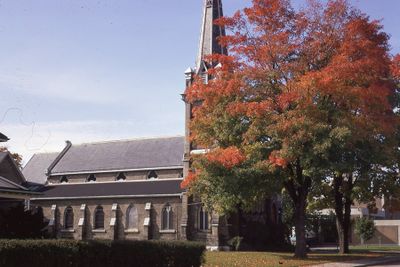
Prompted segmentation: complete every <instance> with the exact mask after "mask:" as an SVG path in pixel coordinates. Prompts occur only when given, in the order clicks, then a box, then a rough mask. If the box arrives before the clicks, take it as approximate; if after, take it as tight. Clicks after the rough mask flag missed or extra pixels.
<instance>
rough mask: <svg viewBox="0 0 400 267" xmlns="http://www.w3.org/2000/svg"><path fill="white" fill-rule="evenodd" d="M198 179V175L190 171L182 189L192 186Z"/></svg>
mask: <svg viewBox="0 0 400 267" xmlns="http://www.w3.org/2000/svg"><path fill="white" fill-rule="evenodd" d="M196 179H197V175H196V173H194V172H192V171H189V174H188V175H187V176H186V177H185V179H184V180H183V181H182V183H181V188H182V189H185V188H188V187H189V186H190V184H191V183H193V182H194V181H195V180H196Z"/></svg>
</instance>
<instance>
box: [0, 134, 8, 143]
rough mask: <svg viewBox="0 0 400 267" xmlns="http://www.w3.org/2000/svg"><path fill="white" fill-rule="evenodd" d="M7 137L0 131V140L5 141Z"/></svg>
mask: <svg viewBox="0 0 400 267" xmlns="http://www.w3.org/2000/svg"><path fill="white" fill-rule="evenodd" d="M8 140H9V139H8V137H7V136H5V135H4V134H2V133H0V142H7V141H8Z"/></svg>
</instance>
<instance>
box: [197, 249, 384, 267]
mask: <svg viewBox="0 0 400 267" xmlns="http://www.w3.org/2000/svg"><path fill="white" fill-rule="evenodd" d="M379 256H382V254H378V253H367V252H362V253H355V254H350V255H344V256H341V255H338V254H316V253H310V254H309V255H308V258H307V259H305V260H299V259H295V258H293V254H292V253H272V252H207V253H206V262H205V264H204V266H205V267H234V266H238V267H239V266H240V267H243V266H246V267H275V266H283V267H289V266H290V267H291V266H293V267H294V266H310V265H314V264H321V263H327V262H343V261H352V260H358V259H363V258H366V257H379Z"/></svg>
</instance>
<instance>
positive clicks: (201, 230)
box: [198, 229, 211, 234]
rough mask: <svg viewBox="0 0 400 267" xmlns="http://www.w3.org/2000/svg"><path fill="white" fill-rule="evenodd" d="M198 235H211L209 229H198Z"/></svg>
mask: <svg viewBox="0 0 400 267" xmlns="http://www.w3.org/2000/svg"><path fill="white" fill-rule="evenodd" d="M198 231H199V232H200V233H207V234H208V233H211V229H198Z"/></svg>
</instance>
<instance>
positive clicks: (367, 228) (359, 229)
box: [354, 217, 375, 244]
mask: <svg viewBox="0 0 400 267" xmlns="http://www.w3.org/2000/svg"><path fill="white" fill-rule="evenodd" d="M354 229H355V233H356V235H358V236H359V238H360V240H361V243H362V244H364V242H367V241H368V240H370V239H372V238H373V237H374V233H375V223H374V221H373V220H371V219H369V218H367V217H361V218H358V219H357V220H356V221H355V224H354Z"/></svg>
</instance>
